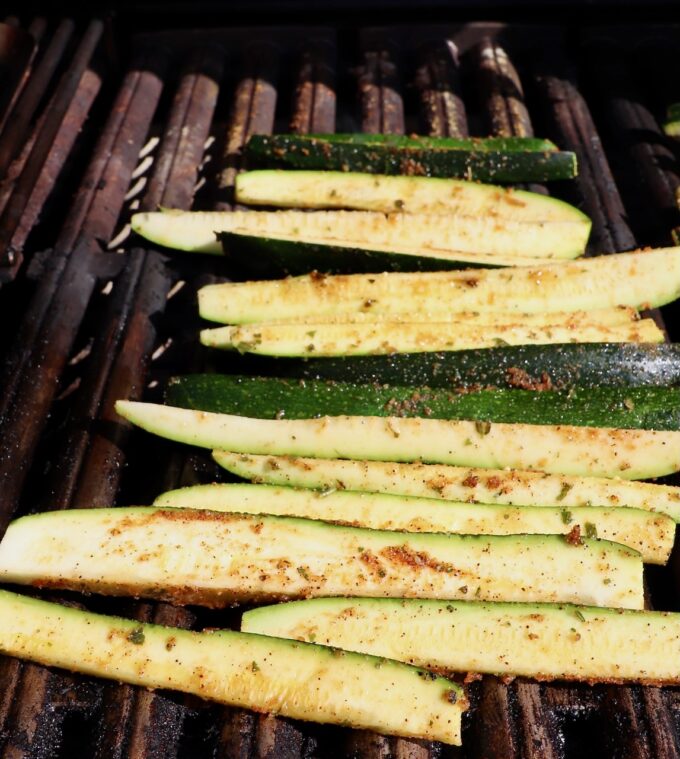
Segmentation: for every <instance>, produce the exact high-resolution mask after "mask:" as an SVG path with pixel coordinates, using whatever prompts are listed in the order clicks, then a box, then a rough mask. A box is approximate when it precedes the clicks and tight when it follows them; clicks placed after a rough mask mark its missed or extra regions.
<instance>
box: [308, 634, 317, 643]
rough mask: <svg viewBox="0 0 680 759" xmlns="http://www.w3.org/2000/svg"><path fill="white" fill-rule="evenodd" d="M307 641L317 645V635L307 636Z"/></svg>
mask: <svg viewBox="0 0 680 759" xmlns="http://www.w3.org/2000/svg"><path fill="white" fill-rule="evenodd" d="M307 640H308V641H309V642H310V643H316V633H309V635H308V636H307Z"/></svg>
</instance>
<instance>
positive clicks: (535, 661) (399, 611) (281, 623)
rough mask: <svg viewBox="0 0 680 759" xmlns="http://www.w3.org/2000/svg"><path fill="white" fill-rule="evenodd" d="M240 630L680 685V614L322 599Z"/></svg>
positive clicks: (247, 619) (486, 668)
mask: <svg viewBox="0 0 680 759" xmlns="http://www.w3.org/2000/svg"><path fill="white" fill-rule="evenodd" d="M241 629H242V630H247V631H248V632H257V633H259V634H263V635H276V636H281V637H289V638H294V639H297V640H316V641H317V642H319V643H324V644H330V645H334V646H340V647H342V648H346V649H348V650H350V651H363V652H366V653H372V654H377V655H380V656H389V657H391V658H394V659H399V660H401V661H407V662H411V663H416V664H419V665H421V666H426V667H432V668H434V669H437V670H439V671H442V670H443V671H453V672H479V673H488V674H493V675H506V676H507V675H522V676H525V677H533V678H536V679H538V680H586V681H589V682H590V681H603V682H607V683H612V682H615V683H616V682H631V681H632V682H638V683H645V684H649V685H661V684H667V685H672V684H678V683H680V664H679V662H680V614H671V613H668V612H659V611H629V610H626V611H624V610H622V609H600V608H593V607H588V606H571V605H566V604H565V605H559V606H558V605H554V604H517V603H479V602H474V601H463V602H461V601H456V602H453V603H442V602H440V601H415V600H396V599H382V598H381V599H378V598H375V599H372V598H362V599H342V598H317V599H314V600H312V601H301V602H300V601H297V602H293V603H286V604H279V605H277V606H267V607H263V608H260V609H254V610H253V611H249V612H246V613H245V614H244V615H243V620H242V625H241Z"/></svg>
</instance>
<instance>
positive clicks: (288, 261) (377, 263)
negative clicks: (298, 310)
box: [217, 232, 536, 279]
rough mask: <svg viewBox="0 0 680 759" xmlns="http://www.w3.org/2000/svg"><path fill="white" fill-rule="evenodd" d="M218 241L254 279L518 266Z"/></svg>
mask: <svg viewBox="0 0 680 759" xmlns="http://www.w3.org/2000/svg"><path fill="white" fill-rule="evenodd" d="M217 237H218V239H219V241H220V242H221V243H222V249H223V251H224V254H225V256H226V257H227V261H228V263H229V266H230V269H231V270H232V272H233V274H234V275H236V276H239V277H243V278H251V279H267V278H271V277H287V276H289V275H297V274H309V272H310V271H318V272H322V273H324V274H354V273H357V274H378V273H380V272H383V271H448V270H451V269H478V268H498V267H502V266H512V265H514V264H513V260H512V259H511V258H506V257H500V256H493V257H492V256H484V257H481V260H480V262H479V263H478V262H476V261H475V256H474V254H467V255H466V254H461V258H460V260H452V258H451V257H447V258H444V257H441V258H438V257H436V254H435V253H434V251H433V252H432V253H433V254H432V255H428V256H412V255H408V254H403V253H387V252H383V251H377V250H365V249H362V248H356V247H345V246H340V245H324V244H323V243H316V242H298V241H297V240H277V239H275V238H271V237H258V236H256V235H247V234H239V233H236V232H218V233H217ZM494 259H495V260H494ZM481 261H483V263H482V262H481ZM522 262H523V263H524V265H531V264H532V263H533V265H536V259H522Z"/></svg>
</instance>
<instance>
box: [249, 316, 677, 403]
mask: <svg viewBox="0 0 680 759" xmlns="http://www.w3.org/2000/svg"><path fill="white" fill-rule="evenodd" d="M587 313H590V314H592V313H593V312H592V311H591V312H587ZM486 316H493V314H480V317H486ZM536 316H542V317H547V318H551V315H550V314H536ZM329 318H331V317H329ZM503 318H505V317H503ZM522 318H523V319H524V318H525V317H522ZM473 323H474V322H473ZM577 323H578V322H577ZM264 368H265V367H263V369H264ZM272 370H273V371H275V372H276V373H277V374H278V375H279V376H286V377H296V378H299V379H304V380H308V379H328V380H344V381H348V382H359V383H376V382H379V383H385V382H387V383H389V384H392V385H415V386H421V387H422V386H425V387H431V388H449V389H456V388H469V387H473V388H480V387H512V388H525V389H528V390H553V389H554V390H559V389H564V388H571V387H600V386H606V387H642V386H650V387H671V386H677V385H680V345H677V344H667V343H658V344H653V343H637V344H635V343H628V344H624V343H611V344H609V343H599V344H595V343H581V344H579V343H567V344H562V345H551V346H544V345H519V346H511V347H504V348H482V349H480V350H469V351H449V352H439V353H411V354H399V355H394V356H355V357H344V358H336V359H333V358H322V359H317V360H313V359H312V360H308V361H298V360H291V361H286V360H285V359H280V360H278V361H277V362H276V364H275V365H274V366H273V367H272Z"/></svg>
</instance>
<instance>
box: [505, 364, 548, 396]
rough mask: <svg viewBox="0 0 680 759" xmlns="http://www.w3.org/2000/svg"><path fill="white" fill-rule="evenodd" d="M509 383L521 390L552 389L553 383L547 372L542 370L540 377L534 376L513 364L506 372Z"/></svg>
mask: <svg viewBox="0 0 680 759" xmlns="http://www.w3.org/2000/svg"><path fill="white" fill-rule="evenodd" d="M506 376H507V380H508V384H509V385H510V386H511V387H518V388H520V389H521V390H552V389H553V384H552V380H551V379H550V375H549V374H548V373H547V372H541V376H540V379H537V378H535V377H532V376H531V375H530V374H529V373H528V372H526V371H525V370H524V369H520V368H519V367H518V366H511V367H509V368H508V370H507V372H506Z"/></svg>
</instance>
